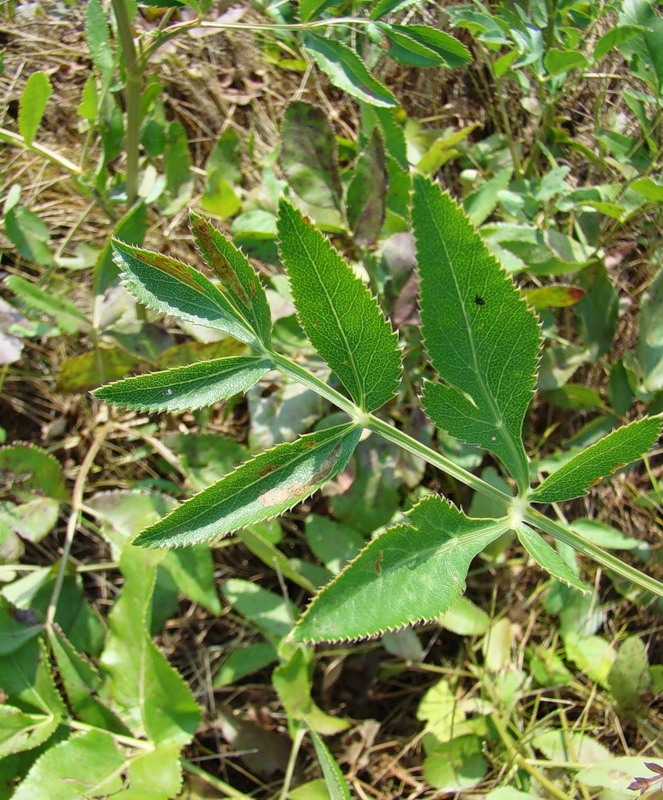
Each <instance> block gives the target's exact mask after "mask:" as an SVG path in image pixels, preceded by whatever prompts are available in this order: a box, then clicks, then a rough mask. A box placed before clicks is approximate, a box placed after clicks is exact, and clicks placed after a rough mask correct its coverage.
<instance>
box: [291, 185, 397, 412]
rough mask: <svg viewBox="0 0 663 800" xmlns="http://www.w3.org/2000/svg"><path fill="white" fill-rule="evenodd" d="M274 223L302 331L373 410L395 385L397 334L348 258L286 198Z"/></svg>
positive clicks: (356, 397)
mask: <svg viewBox="0 0 663 800" xmlns="http://www.w3.org/2000/svg"><path fill="white" fill-rule="evenodd" d="M278 228H279V247H280V251H281V258H282V259H283V263H284V264H285V267H286V270H287V272H288V277H289V278H290V287H291V290H292V296H293V299H294V301H295V305H296V306H297V311H298V314H299V321H300V323H301V325H302V327H303V329H304V331H305V332H306V335H307V336H308V337H309V339H310V340H311V342H312V344H313V345H314V347H315V348H316V349H317V350H318V352H319V353H320V355H321V356H322V357H323V358H324V359H325V361H326V362H327V363H328V364H329V366H330V367H331V368H332V369H333V370H334V372H335V373H336V374H337V375H338V377H339V378H340V380H341V382H342V383H343V385H344V386H345V387H346V388H347V389H348V391H349V392H350V394H351V395H352V397H353V399H354V400H355V402H356V403H357V405H359V406H360V408H361V409H362V410H364V411H374V410H375V409H376V408H379V407H380V406H382V405H384V403H386V402H387V401H388V400H390V399H391V398H392V397H393V395H394V393H395V391H396V387H397V385H398V380H399V377H400V370H401V357H400V351H399V348H398V343H397V336H396V334H395V333H394V331H393V330H392V329H391V326H390V324H389V322H387V320H386V319H385V317H384V316H383V314H382V312H381V311H380V308H379V306H378V304H377V301H376V300H375V298H374V297H372V296H371V293H370V292H369V290H368V288H367V287H366V285H365V284H364V283H363V282H362V281H361V280H360V279H359V278H358V277H357V276H356V275H355V274H354V273H353V271H352V269H351V268H350V266H349V265H348V264H347V262H346V261H344V259H342V258H341V256H340V255H339V254H338V253H337V252H336V250H335V249H334V248H333V247H332V245H331V244H330V243H329V241H328V240H327V239H326V238H325V237H324V236H323V235H322V234H321V233H320V232H319V231H318V230H317V229H316V228H314V227H313V226H312V225H311V224H309V223H308V222H306V221H305V220H304V219H303V218H302V216H301V214H300V213H299V212H298V211H297V210H296V209H295V208H294V207H293V206H292V205H290V203H288V202H287V201H285V200H281V202H280V204H279V221H278Z"/></svg>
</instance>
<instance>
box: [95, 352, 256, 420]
mask: <svg viewBox="0 0 663 800" xmlns="http://www.w3.org/2000/svg"><path fill="white" fill-rule="evenodd" d="M270 369H272V364H271V361H269V359H267V358H258V357H252V356H238V357H237V358H217V359H215V360H214V361H201V362H200V363H198V364H190V365H189V366H187V367H175V368H173V369H168V370H164V371H163V372H152V373H151V374H150V375H138V376H137V377H135V378H125V379H123V380H120V381H115V383H109V384H108V385H107V386H102V387H101V388H100V389H96V390H95V391H94V392H93V394H94V396H95V397H98V398H99V399H100V400H106V401H107V402H108V403H113V404H114V405H117V406H123V407H124V408H133V409H136V410H138V411H192V410H194V409H197V408H204V407H205V406H211V405H213V404H214V403H218V402H220V401H221V400H227V399H228V398H229V397H232V396H233V395H236V394H240V393H242V392H245V391H246V390H247V389H250V388H251V386H253V384H254V383H257V382H258V381H259V380H260V378H262V376H263V375H264V374H265V373H266V372H268V371H269V370H270Z"/></svg>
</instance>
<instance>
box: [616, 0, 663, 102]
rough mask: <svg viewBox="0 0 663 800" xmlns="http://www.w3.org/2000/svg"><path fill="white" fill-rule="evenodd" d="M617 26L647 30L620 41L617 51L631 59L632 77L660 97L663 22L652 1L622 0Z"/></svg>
mask: <svg viewBox="0 0 663 800" xmlns="http://www.w3.org/2000/svg"><path fill="white" fill-rule="evenodd" d="M619 23H620V24H621V25H637V26H639V27H642V28H645V29H646V30H645V31H644V32H642V33H639V34H636V35H635V36H633V37H631V38H629V39H628V40H627V41H622V42H620V45H619V49H620V50H621V52H622V53H625V54H626V55H628V56H632V60H631V68H632V69H633V71H634V72H635V74H636V75H638V76H639V77H641V78H642V79H643V80H644V81H646V82H647V84H648V85H649V86H650V87H651V88H652V89H653V90H654V92H656V94H657V95H660V94H661V93H662V92H663V47H662V46H661V42H662V40H663V19H661V16H660V14H658V12H657V10H656V2H655V0H624V3H623V6H622V12H621V15H620V17H619Z"/></svg>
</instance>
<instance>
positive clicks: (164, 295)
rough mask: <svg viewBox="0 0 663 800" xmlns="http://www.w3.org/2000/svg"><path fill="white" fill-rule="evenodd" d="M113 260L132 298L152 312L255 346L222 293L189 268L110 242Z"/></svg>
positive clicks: (252, 333) (251, 334)
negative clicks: (192, 323)
mask: <svg viewBox="0 0 663 800" xmlns="http://www.w3.org/2000/svg"><path fill="white" fill-rule="evenodd" d="M113 251H114V260H115V263H116V264H117V266H118V267H119V268H120V270H121V272H122V281H123V283H124V285H125V286H126V287H127V289H128V290H129V291H130V292H131V294H133V296H134V297H135V298H136V299H137V300H139V301H140V302H141V303H144V304H145V305H146V306H149V308H151V309H153V310H154V311H159V312H160V313H162V314H173V315H174V316H176V317H180V319H183V320H186V321H187V322H195V323H196V324H198V325H206V326H207V327H208V328H216V329H218V330H221V331H225V332H226V333H229V334H230V335H231V336H234V337H235V338H236V339H239V340H240V341H242V342H246V343H247V344H250V345H255V344H256V340H257V338H258V336H257V334H256V332H255V331H254V330H253V329H252V328H250V327H249V326H248V325H247V323H246V320H245V319H244V318H243V317H242V316H241V315H239V314H238V312H237V310H236V309H235V307H234V306H233V305H232V303H231V302H230V301H229V300H228V299H227V297H226V296H225V295H224V293H223V292H222V291H221V290H220V289H219V288H218V287H217V286H215V285H214V284H213V283H212V282H211V281H210V280H208V279H207V278H206V277H205V276H204V275H202V274H201V273H200V272H198V271H197V270H195V269H193V268H192V267H189V266H187V265H186V264H183V263H182V262H181V261H176V260H175V259H174V258H169V257H168V256H165V255H163V254H162V253H153V252H151V251H150V250H143V249H142V248H140V247H132V246H130V245H128V244H124V243H123V242H119V241H117V240H113Z"/></svg>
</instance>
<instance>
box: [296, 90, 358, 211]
mask: <svg viewBox="0 0 663 800" xmlns="http://www.w3.org/2000/svg"><path fill="white" fill-rule="evenodd" d="M281 166H282V168H283V172H284V174H285V176H286V178H287V179H288V183H289V184H290V186H291V187H292V189H293V190H294V191H295V192H296V193H297V194H298V195H299V197H301V198H302V200H304V202H306V203H310V204H311V205H314V206H320V207H321V208H336V209H337V210H338V211H342V208H343V203H342V195H343V190H342V188H341V178H340V176H339V174H338V163H337V154H336V137H335V136H334V131H333V130H332V129H331V127H330V125H329V120H328V119H327V115H326V114H325V113H324V111H323V110H322V109H320V108H318V107H317V106H313V105H311V104H310V103H304V102H303V101H301V100H297V101H295V102H293V103H290V105H289V106H288V108H287V109H286V112H285V116H284V118H283V126H282V129H281Z"/></svg>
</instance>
